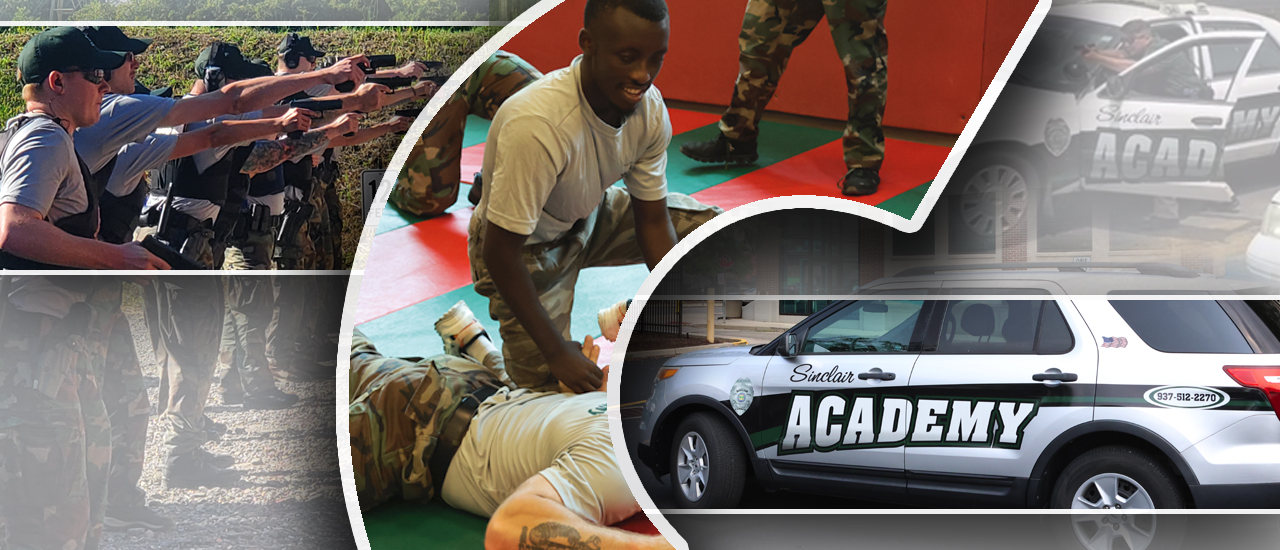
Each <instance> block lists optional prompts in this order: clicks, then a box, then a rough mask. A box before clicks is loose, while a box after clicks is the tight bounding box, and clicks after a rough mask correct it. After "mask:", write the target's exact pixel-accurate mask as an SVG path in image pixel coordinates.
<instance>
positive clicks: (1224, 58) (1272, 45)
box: [1201, 21, 1280, 78]
mask: <svg viewBox="0 0 1280 550" xmlns="http://www.w3.org/2000/svg"><path fill="white" fill-rule="evenodd" d="M1201 27H1202V28H1203V29H1204V31H1205V32H1214V31H1261V30H1263V28H1262V27H1260V26H1258V25H1256V24H1253V23H1249V22H1247V21H1208V22H1204V23H1202V24H1201ZM1248 52H1249V45H1248V44H1245V43H1237V44H1214V45H1212V46H1209V59H1211V60H1212V61H1213V77H1214V78H1231V77H1232V76H1234V75H1235V74H1236V70H1237V69H1239V68H1240V63H1241V62H1242V61H1244V56H1245V54H1246V53H1248ZM1274 72H1280V46H1277V45H1276V41H1275V40H1274V39H1273V38H1272V37H1271V36H1269V35H1268V36H1267V38H1266V39H1265V40H1263V41H1262V48H1261V49H1259V50H1258V55H1257V56H1255V57H1254V58H1253V65H1251V66H1250V67H1249V71H1248V72H1247V73H1246V74H1247V75H1248V76H1253V75H1257V74H1263V73H1274Z"/></svg>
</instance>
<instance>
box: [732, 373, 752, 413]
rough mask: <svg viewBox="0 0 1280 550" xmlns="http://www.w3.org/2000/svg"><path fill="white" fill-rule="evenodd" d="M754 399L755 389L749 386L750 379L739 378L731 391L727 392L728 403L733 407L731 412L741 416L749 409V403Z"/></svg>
mask: <svg viewBox="0 0 1280 550" xmlns="http://www.w3.org/2000/svg"><path fill="white" fill-rule="evenodd" d="M753 399H755V388H754V386H752V385H751V379H750V378H746V377H743V378H739V379H738V380H737V381H736V382H734V383H733V389H731V390H729V403H730V404H732V405H733V412H736V413H738V416H742V413H745V412H747V409H749V408H751V401H752V400H753Z"/></svg>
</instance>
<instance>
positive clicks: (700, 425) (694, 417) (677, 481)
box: [671, 412, 747, 508]
mask: <svg viewBox="0 0 1280 550" xmlns="http://www.w3.org/2000/svg"><path fill="white" fill-rule="evenodd" d="M746 477H747V459H746V455H745V453H743V450H742V444H741V443H740V442H739V441H738V434H737V433H735V432H734V431H733V429H732V428H731V427H730V426H729V425H728V424H727V423H726V422H725V421H724V419H722V418H719V417H718V416H716V415H715V414H714V413H710V412H699V413H694V414H691V415H689V417H688V418H685V419H684V420H683V421H681V422H680V427H679V428H677V429H676V431H675V438H674V439H673V440H672V441H671V488H672V490H673V491H672V492H673V493H675V498H676V504H678V505H679V506H680V507H681V508H733V507H736V506H737V505H738V500H739V499H740V498H742V488H743V486H744V485H745V484H746Z"/></svg>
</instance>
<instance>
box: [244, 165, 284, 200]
mask: <svg viewBox="0 0 1280 550" xmlns="http://www.w3.org/2000/svg"><path fill="white" fill-rule="evenodd" d="M283 192H284V167H283V166H276V167H275V168H272V169H271V170H269V171H266V172H263V173H261V174H256V175H254V176H253V178H251V179H250V180H249V196H251V197H269V196H271V195H275V194H277V193H283Z"/></svg>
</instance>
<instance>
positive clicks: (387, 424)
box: [348, 330, 501, 510]
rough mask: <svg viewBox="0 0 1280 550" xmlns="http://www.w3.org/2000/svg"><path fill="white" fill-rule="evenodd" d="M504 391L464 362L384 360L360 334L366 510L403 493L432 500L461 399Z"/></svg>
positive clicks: (358, 471)
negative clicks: (435, 464)
mask: <svg viewBox="0 0 1280 550" xmlns="http://www.w3.org/2000/svg"><path fill="white" fill-rule="evenodd" d="M483 385H492V386H499V387H500V386H501V383H500V382H498V378H497V377H496V376H495V375H494V373H493V372H492V371H490V370H489V369H487V368H485V367H483V366H481V365H479V364H477V363H474V362H471V361H468V360H465V359H461V358H458V357H452V356H448V355H438V356H435V357H432V358H429V359H418V358H411V359H396V358H391V357H383V356H381V355H379V354H378V350H377V349H375V348H374V347H373V343H372V342H369V340H368V339H367V338H365V336H364V334H361V333H360V331H359V330H356V331H355V334H354V336H353V339H352V342H351V371H350V391H351V394H350V399H351V401H350V405H349V407H348V411H349V415H350V420H351V464H352V467H353V470H354V472H355V481H356V494H357V495H358V497H359V499H360V509H361V510H368V509H369V508H372V507H374V506H377V505H378V504H381V503H383V502H386V501H387V500H390V499H391V498H393V497H395V496H396V495H399V496H400V497H401V498H403V499H405V500H422V501H427V500H431V499H432V498H433V497H434V496H435V486H434V484H433V482H432V479H431V472H430V471H429V470H428V468H427V463H428V460H429V459H430V458H431V454H432V452H434V451H435V446H436V439H437V437H438V435H439V433H440V430H441V428H442V427H443V426H444V424H445V423H446V422H447V421H448V419H449V418H450V417H451V416H452V415H453V411H454V410H455V409H456V408H457V406H458V403H459V402H460V401H461V399H462V397H464V396H466V395H467V394H469V393H471V392H473V391H475V390H476V389H479V388H480V387H481V386H483Z"/></svg>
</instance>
